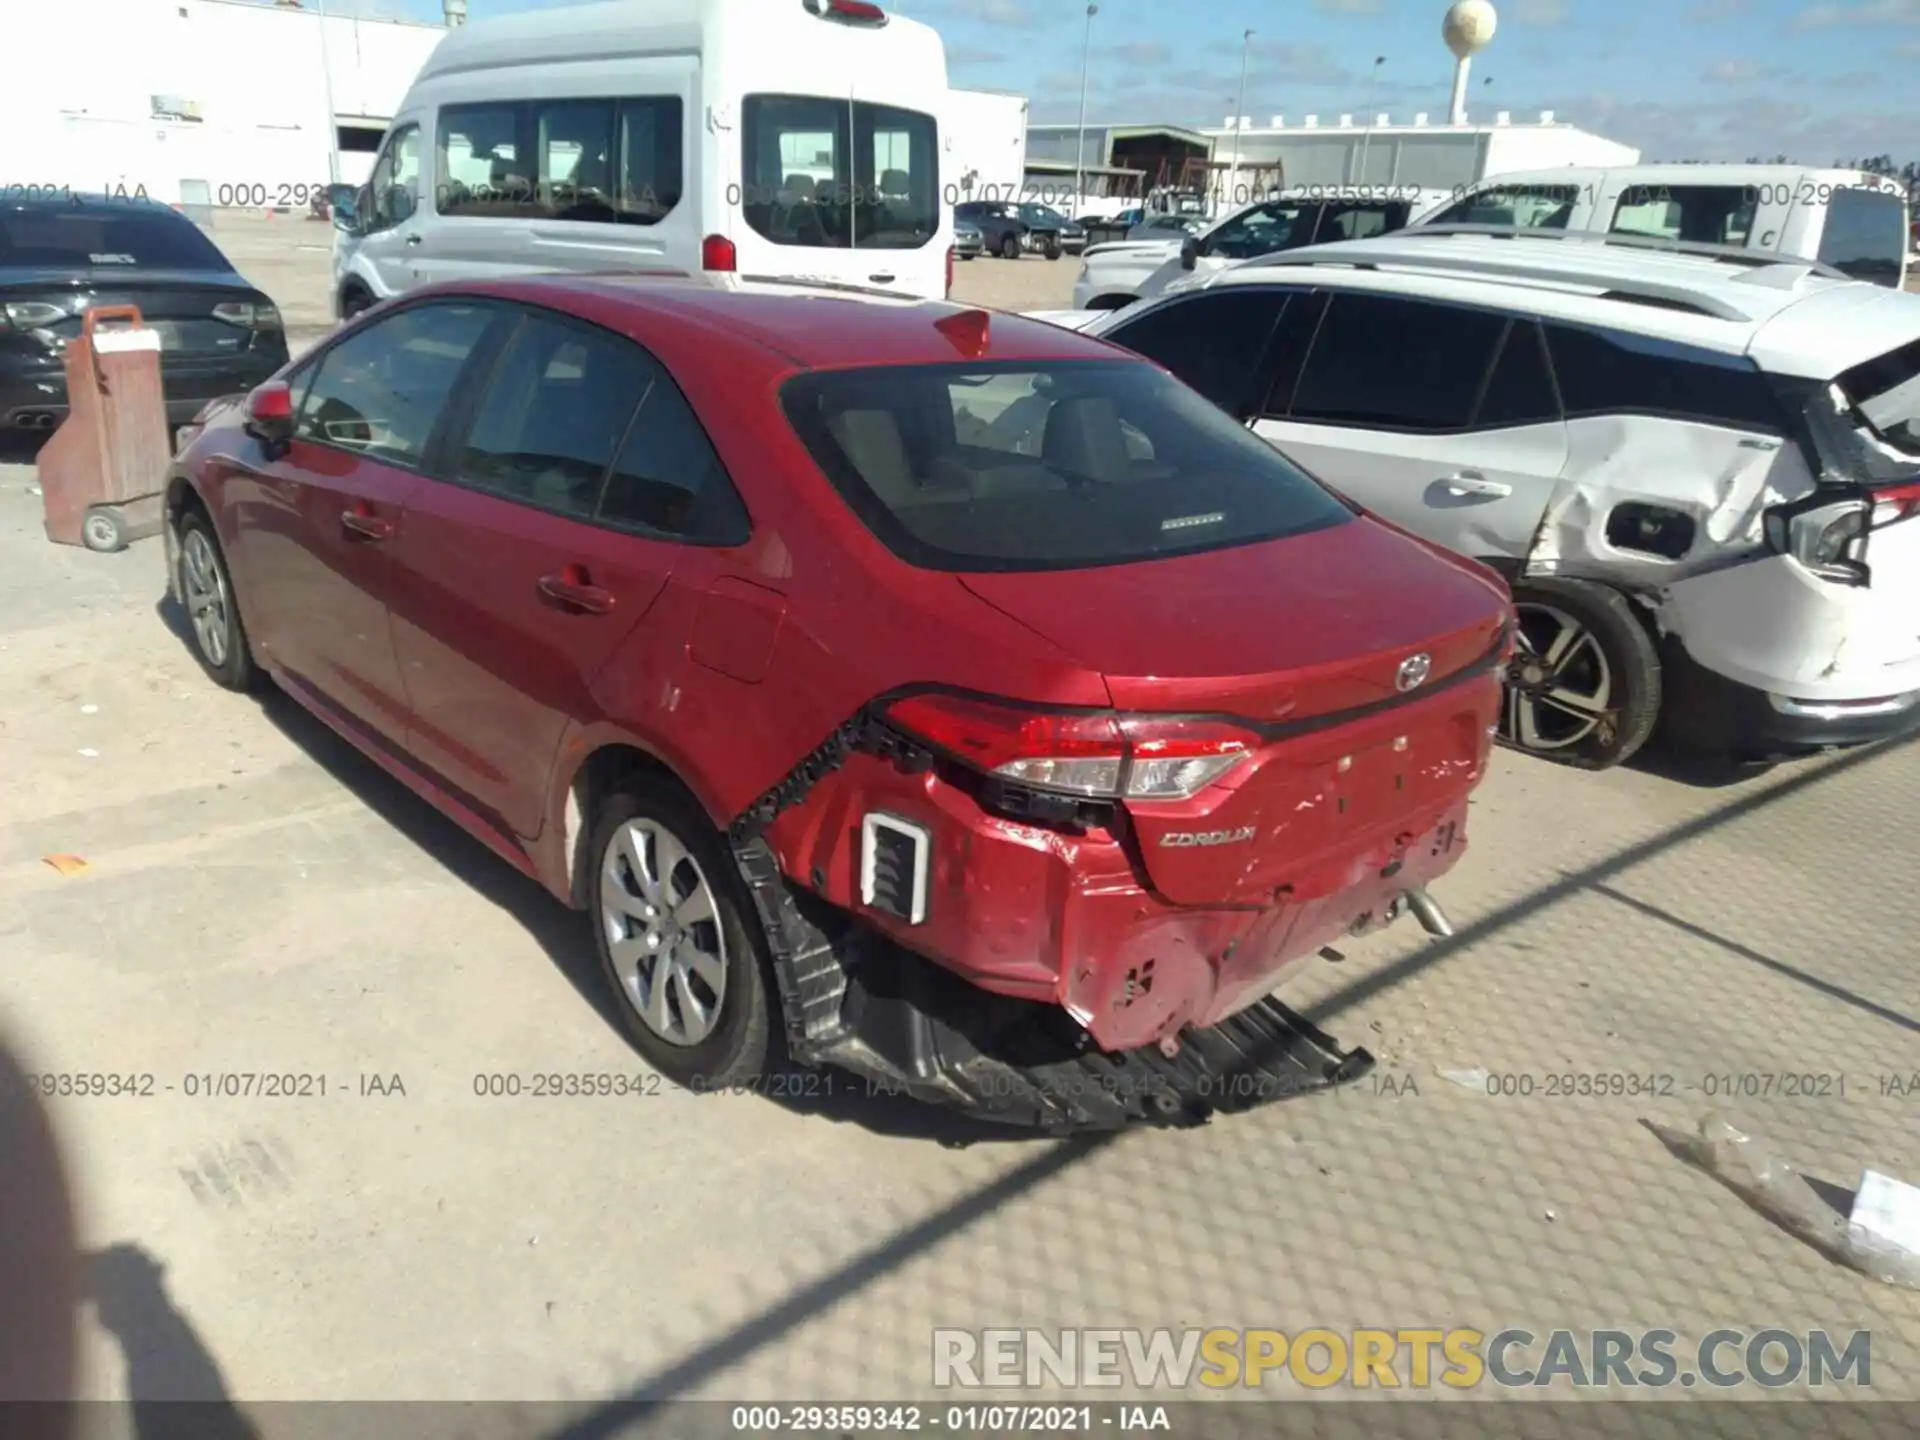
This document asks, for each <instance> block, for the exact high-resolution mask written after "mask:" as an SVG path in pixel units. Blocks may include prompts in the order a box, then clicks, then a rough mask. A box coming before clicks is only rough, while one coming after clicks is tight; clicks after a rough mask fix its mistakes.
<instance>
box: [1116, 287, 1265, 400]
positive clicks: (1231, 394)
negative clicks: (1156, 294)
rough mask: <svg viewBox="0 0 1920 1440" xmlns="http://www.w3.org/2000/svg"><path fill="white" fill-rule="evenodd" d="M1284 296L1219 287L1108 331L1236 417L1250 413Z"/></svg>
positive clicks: (1153, 310)
mask: <svg viewBox="0 0 1920 1440" xmlns="http://www.w3.org/2000/svg"><path fill="white" fill-rule="evenodd" d="M1286 303H1287V292H1286V291H1284V290H1273V289H1266V288H1256V287H1252V286H1246V287H1243V286H1238V285H1233V286H1224V287H1222V288H1220V289H1217V290H1208V291H1204V292H1202V293H1200V294H1198V295H1193V296H1187V297H1182V298H1180V299H1177V300H1172V301H1168V302H1166V303H1163V304H1160V305H1156V306H1154V307H1153V308H1151V309H1149V310H1147V311H1146V312H1145V313H1143V314H1142V315H1140V316H1139V317H1138V318H1137V319H1133V320H1129V321H1128V322H1127V323H1125V324H1123V325H1118V326H1116V327H1114V328H1113V329H1112V330H1110V331H1108V332H1107V334H1106V335H1105V337H1104V338H1105V339H1108V340H1110V341H1112V342H1113V343H1114V344H1116V345H1124V346H1126V348H1127V349H1129V350H1132V351H1133V352H1134V353H1135V354H1139V355H1144V356H1146V357H1147V359H1149V360H1151V361H1153V362H1154V363H1155V364H1157V365H1162V366H1164V367H1165V368H1166V369H1168V370H1170V371H1172V372H1173V374H1174V375H1175V376H1177V377H1178V378H1179V379H1181V380H1182V381H1184V382H1185V383H1187V384H1188V385H1191V386H1192V387H1193V388H1194V389H1195V390H1198V391H1199V392H1200V393H1201V394H1202V395H1204V396H1206V397H1207V399H1209V400H1211V401H1212V402H1213V403H1214V404H1216V405H1218V406H1219V407H1220V408H1221V409H1222V410H1225V411H1226V412H1227V413H1228V414H1230V415H1233V416H1235V417H1236V418H1238V417H1240V416H1244V415H1248V414H1251V413H1252V406H1253V403H1254V401H1255V399H1256V395H1257V387H1258V385H1259V381H1260V367H1261V362H1262V360H1263V358H1264V356H1265V354H1266V349H1267V340H1268V337H1269V336H1271V335H1272V333H1273V326H1274V322H1275V321H1276V320H1278V319H1279V318H1280V312H1281V310H1282V309H1283V308H1284V307H1285V305H1286Z"/></svg>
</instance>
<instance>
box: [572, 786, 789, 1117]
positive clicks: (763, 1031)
mask: <svg viewBox="0 0 1920 1440" xmlns="http://www.w3.org/2000/svg"><path fill="white" fill-rule="evenodd" d="M588 856H589V860H590V863H591V864H592V866H593V870H592V872H591V875H590V877H589V884H588V893H589V897H590V898H589V910H590V913H591V915H592V917H593V931H594V948H595V950H596V952H597V953H598V954H599V956H600V968H601V971H602V973H603V974H604V975H605V976H606V978H607V983H608V985H610V986H611V987H612V989H613V991H614V1002H615V1004H616V1005H617V1007H618V1008H619V1011H620V1018H621V1022H622V1024H623V1025H624V1026H625V1027H626V1031H627V1034H628V1036H629V1038H630V1040H631V1041H632V1044H633V1047H634V1048H635V1049H636V1050H638V1051H639V1052H640V1054H641V1055H642V1056H644V1057H645V1059H646V1061H647V1063H648V1064H650V1065H651V1066H653V1068H654V1069H655V1070H657V1071H659V1072H660V1074H662V1075H664V1076H666V1077H667V1078H668V1079H670V1080H672V1081H674V1082H675V1083H676V1084H679V1085H683V1086H685V1087H687V1088H688V1089H691V1090H696V1091H702V1090H724V1089H729V1088H732V1087H735V1086H738V1085H742V1084H747V1083H750V1082H752V1081H753V1080H755V1079H757V1078H759V1077H760V1076H763V1075H767V1074H770V1073H773V1072H775V1071H776V1070H777V1069H778V1068H779V1066H780V1064H781V1062H782V1058H783V1057H782V1049H781V1036H782V1033H783V1032H782V1030H781V1027H780V1025H779V1023H778V1021H779V1009H778V1005H779V1002H778V1000H777V999H776V996H775V991H774V986H773V973H772V963H771V961H770V959H769V958H768V954H767V946H766V938H765V936H764V935H763V934H762V932H761V929H760V924H759V920H758V918H757V917H756V915H755V913H754V910H753V903H752V900H751V898H750V897H749V896H748V895H747V893H746V882H745V880H744V879H743V878H742V877H741V874H740V870H739V866H738V865H737V863H736V862H735V861H734V858H733V853H732V851H731V850H730V849H729V848H728V847H727V845H726V842H725V839H724V837H722V836H721V835H720V834H719V832H718V831H716V830H715V829H714V827H713V825H712V823H711V822H710V821H709V820H708V819H707V817H706V815H705V813H704V812H703V811H702V810H701V809H700V807H699V806H698V805H697V804H695V803H694V801H693V800H692V798H691V797H690V796H688V795H687V793H686V792H685V791H684V790H682V789H681V788H680V787H679V786H677V785H675V784H673V783H671V782H670V781H665V780H642V781H636V782H634V783H632V784H630V785H628V786H627V787H625V788H624V789H622V790H619V791H617V792H615V793H614V794H613V795H611V796H609V797H608V799H607V801H606V803H605V804H604V805H602V806H601V807H600V813H599V816H598V818H597V820H596V821H595V824H594V828H593V840H592V848H591V849H590V850H589V851H588ZM663 867H664V873H662V869H663ZM674 902H678V914H679V917H682V918H676V907H675V904H674ZM649 912H651V913H649ZM687 915H692V916H693V917H694V918H692V919H686V918H684V917H685V916H687ZM649 936H651V937H652V938H651V940H650V939H649ZM667 966H671V967H672V968H671V969H665V968H663V967H667ZM656 976H657V977H659V980H660V988H659V989H658V991H655V990H654V988H653V981H654V979H655V977H656Z"/></svg>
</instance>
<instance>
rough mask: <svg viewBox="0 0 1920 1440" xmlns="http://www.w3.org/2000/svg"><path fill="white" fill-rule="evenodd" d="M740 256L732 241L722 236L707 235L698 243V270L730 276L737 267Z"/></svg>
mask: <svg viewBox="0 0 1920 1440" xmlns="http://www.w3.org/2000/svg"><path fill="white" fill-rule="evenodd" d="M739 264H740V254H739V252H738V251H737V250H735V249H734V248H733V241H731V240H729V239H728V238H727V237H726V236H724V235H709V236H707V238H706V239H704V240H702V241H701V242H700V268H701V269H702V270H720V271H724V272H726V273H727V274H732V273H733V271H734V270H735V269H737V268H738V267H739Z"/></svg>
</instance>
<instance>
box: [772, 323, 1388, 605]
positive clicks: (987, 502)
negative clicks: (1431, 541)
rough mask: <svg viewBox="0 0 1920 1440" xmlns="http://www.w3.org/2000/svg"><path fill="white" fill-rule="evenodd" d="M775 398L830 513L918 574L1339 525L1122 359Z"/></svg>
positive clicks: (814, 385)
mask: <svg viewBox="0 0 1920 1440" xmlns="http://www.w3.org/2000/svg"><path fill="white" fill-rule="evenodd" d="M782 399H783V401H784V403H785V406H786V411H787V417H788V419H789V420H790V421H791V422H792V424H793V427H794V429H795V430H796V431H797V432H798V433H799V435H800V438H801V439H802V440H803V441H804V442H805V443H806V445H807V448H808V449H809V450H810V451H812V453H813V456H814V459H815V460H816V461H818V463H819V465H820V468H821V469H822V470H823V471H824V472H825V473H826V475H827V477H828V479H830V480H831V481H832V482H833V484H834V486H835V488H837V489H838V490H839V492H840V494H841V496H842V497H843V498H844V499H845V500H846V502H847V503H848V505H850V506H851V507H852V508H853V510H854V511H855V513H856V514H858V515H859V516H860V518H861V519H862V520H863V521H864V522H865V523H866V524H867V526H868V528H869V529H871V530H872V531H873V533H874V534H875V535H876V536H878V537H879V539H880V540H881V542H882V543H883V544H885V545H886V546H887V547H888V548H889V549H891V550H892V551H893V552H894V553H895V554H896V555H898V556H899V557H900V558H901V559H903V560H905V561H907V563H909V564H911V565H917V566H920V567H922V568H925V569H935V570H952V571H985V570H1001V571H1005V570H1064V569H1082V568H1088V567H1092V566H1100V565H1120V564H1126V563H1128V562H1130V561H1139V560H1151V559H1157V558H1160V557H1163V556H1169V555H1185V554H1192V553H1194V552H1197V551H1203V550H1218V549H1224V548H1226V547H1228V546H1233V545H1247V544H1252V543H1254V542H1255V541H1261V540H1274V539H1279V538H1280V537H1282V536H1287V535H1298V534H1302V533H1305V532H1307V531H1310V530H1319V529H1324V528H1326V527H1328V526H1332V525H1339V524H1342V523H1344V522H1346V521H1348V520H1350V519H1352V518H1353V512H1352V511H1351V510H1350V509H1348V508H1347V507H1346V506H1345V505H1344V504H1343V503H1342V502H1341V501H1339V500H1337V499H1335V498H1334V496H1333V495H1332V494H1331V493H1330V492H1329V491H1327V490H1326V489H1324V488H1322V487H1321V486H1320V485H1319V484H1318V483H1317V482H1316V481H1314V480H1312V479H1310V478H1309V477H1308V476H1307V475H1306V474H1305V473H1304V472H1302V471H1300V470H1298V469H1296V468H1295V467H1294V466H1293V465H1291V464H1289V463H1288V462H1287V461H1286V460H1284V459H1283V458H1281V456H1280V454H1279V453H1278V452H1277V451H1275V450H1274V449H1273V448H1272V447H1271V446H1269V445H1268V444H1266V443H1265V442H1264V441H1262V440H1260V439H1258V438H1256V437H1255V436H1254V435H1253V434H1251V433H1250V432H1249V431H1247V430H1245V429H1243V428H1242V427H1240V426H1238V425H1236V424H1234V423H1233V421H1232V420H1230V419H1228V418H1227V416H1226V415H1224V414H1223V413H1222V412H1221V411H1220V410H1218V409H1216V408H1215V407H1214V406H1212V405H1210V404H1208V403H1207V402H1206V401H1205V400H1203V399H1201V398H1200V396H1198V395H1196V394H1195V393H1194V392H1193V391H1191V390H1189V389H1187V387H1186V386H1184V385H1182V384H1180V383H1179V382H1178V381H1176V380H1174V379H1172V378H1171V377H1170V376H1168V375H1167V374H1166V373H1165V372H1163V371H1161V370H1160V369H1158V368H1157V367H1155V366H1152V365H1148V364H1144V363H1142V362H1139V361H1134V360H1114V361H1077V362H1075V361H1068V362H1053V363H1048V364H1036V363H1033V362H1001V363H998V364H984V363H982V364H974V365H964V364H962V365H928V366H913V367H895V368H889V369H876V370H839V371H816V372H814V373H811V374H807V375H801V376H798V377H796V378H794V379H793V380H790V381H788V382H787V384H786V386H785V388H784V390H783V392H782ZM1122 417H1124V418H1122Z"/></svg>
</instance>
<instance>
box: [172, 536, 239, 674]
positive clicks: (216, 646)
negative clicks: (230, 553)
mask: <svg viewBox="0 0 1920 1440" xmlns="http://www.w3.org/2000/svg"><path fill="white" fill-rule="evenodd" d="M180 572H181V579H182V580H183V581H184V582H185V588H186V592H187V615H188V617H189V618H190V619H191V620H192V621H193V634H194V639H195V640H196V641H197V642H198V644H199V646H200V653H201V654H202V655H204V656H206V657H207V663H208V664H209V665H211V666H213V667H214V668H215V669H218V668H219V667H220V666H222V665H224V664H226V663H227V636H228V633H229V629H230V627H229V625H228V621H227V610H228V606H229V604H230V603H231V602H230V600H229V598H228V595H227V579H226V576H225V575H223V574H222V573H221V571H220V560H219V557H218V556H216V555H215V554H214V553H213V546H212V545H211V544H210V543H209V542H208V540H207V537H206V535H205V534H204V533H203V532H202V531H200V530H198V529H189V530H188V531H187V538H186V541H185V543H184V544H182V546H181V547H180Z"/></svg>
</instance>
